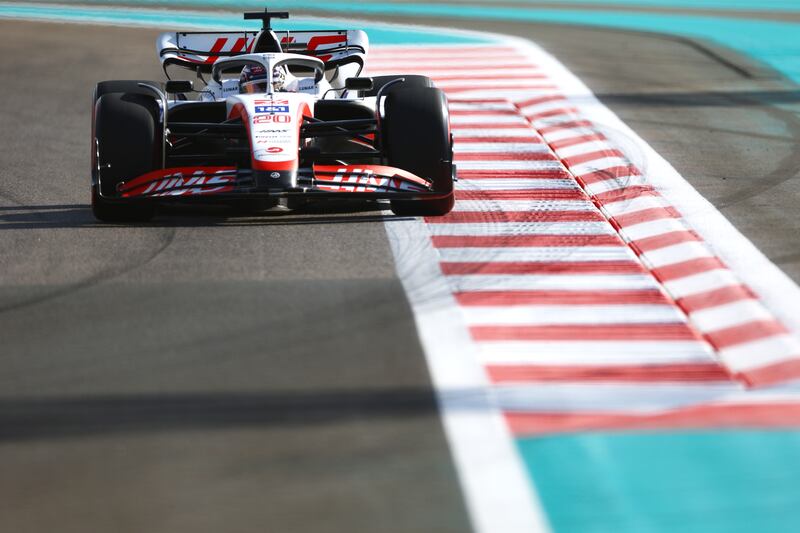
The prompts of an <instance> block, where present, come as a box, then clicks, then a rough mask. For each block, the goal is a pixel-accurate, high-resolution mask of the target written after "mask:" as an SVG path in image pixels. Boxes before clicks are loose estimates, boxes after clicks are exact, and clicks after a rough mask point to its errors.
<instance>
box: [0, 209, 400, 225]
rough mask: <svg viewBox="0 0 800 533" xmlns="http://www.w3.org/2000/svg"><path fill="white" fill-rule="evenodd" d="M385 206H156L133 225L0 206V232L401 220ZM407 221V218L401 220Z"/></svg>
mask: <svg viewBox="0 0 800 533" xmlns="http://www.w3.org/2000/svg"><path fill="white" fill-rule="evenodd" d="M387 207H388V206H386V205H380V204H374V203H373V204H367V205H364V204H363V203H360V204H353V203H346V202H345V203H329V204H327V205H315V206H309V207H304V208H303V209H302V210H295V211H291V212H287V211H282V212H280V211H279V212H275V211H257V210H242V209H241V208H231V207H227V206H208V205H202V206H201V205H165V206H159V209H158V213H157V215H156V217H155V218H153V220H151V221H149V222H145V223H136V224H128V223H126V224H106V223H103V222H99V221H98V220H96V219H95V218H94V216H93V215H92V211H91V208H90V206H89V205H86V204H51V205H14V206H0V231H2V230H24V229H63V228H109V227H124V226H136V227H156V228H181V227H208V226H233V227H247V226H292V225H304V224H353V223H368V222H384V221H396V220H404V218H401V217H397V216H394V215H391V214H386V210H387ZM405 220H407V218H406V219H405Z"/></svg>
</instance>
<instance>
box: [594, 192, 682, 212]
mask: <svg viewBox="0 0 800 533" xmlns="http://www.w3.org/2000/svg"><path fill="white" fill-rule="evenodd" d="M665 207H669V204H667V203H666V202H665V201H664V200H663V199H662V198H661V197H660V196H638V197H636V198H629V199H627V200H620V201H618V202H605V203H603V209H605V210H606V211H607V212H608V213H610V214H611V215H612V216H619V215H624V214H628V213H636V212H637V211H643V210H645V209H655V208H662V209H663V208H665Z"/></svg>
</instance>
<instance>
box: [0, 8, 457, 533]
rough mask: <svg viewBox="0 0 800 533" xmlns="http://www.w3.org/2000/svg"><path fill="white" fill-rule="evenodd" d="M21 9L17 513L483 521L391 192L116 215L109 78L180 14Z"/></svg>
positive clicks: (143, 524) (130, 522)
mask: <svg viewBox="0 0 800 533" xmlns="http://www.w3.org/2000/svg"><path fill="white" fill-rule="evenodd" d="M0 29H1V31H0V33H1V34H2V36H0V42H2V48H3V50H5V51H6V53H7V54H8V58H7V59H6V60H4V61H3V62H2V66H1V67H0V69H2V75H3V76H4V78H5V79H6V81H7V85H6V88H7V90H9V93H10V94H14V95H15V96H14V97H13V98H11V99H7V100H5V101H4V102H3V104H2V113H0V115H1V116H2V123H3V128H2V132H1V133H0V142H2V145H3V147H4V148H3V169H2V181H1V182H0V247H2V249H3V250H4V252H3V253H2V254H0V257H1V258H2V259H0V279H1V280H2V282H0V339H2V346H1V347H0V361H2V368H3V371H2V372H0V471H2V472H3V475H2V476H0V478H2V479H1V480H0V501H2V503H0V515H2V517H3V518H2V524H3V525H2V528H0V529H2V530H4V531H15V532H18V533H22V532H42V531H62V532H67V531H69V532H72V531H74V532H86V531H115V532H126V531H130V532H134V531H135V532H141V531H149V532H156V531H164V532H167V531H170V532H175V531H193V532H204V531H208V532H219V531H226V532H233V531H242V532H245V531H248V532H249V531H259V532H263V531H341V532H345V531H346V532H352V531H398V532H399V531H453V532H456V531H465V530H466V529H468V526H467V525H466V523H467V522H466V520H467V519H466V514H465V512H464V510H463V504H462V502H461V497H460V494H459V491H458V488H457V483H456V481H455V474H454V470H453V467H452V462H451V460H450V456H449V452H448V448H447V446H446V443H445V441H444V435H443V432H442V429H441V426H440V422H439V418H438V414H437V412H436V407H435V401H434V398H433V395H432V392H431V387H430V382H429V378H428V374H427V369H426V366H425V359H424V357H423V355H422V353H421V348H420V344H419V341H418V338H417V335H416V332H415V329H414V325H413V318H412V315H411V312H410V310H409V307H408V304H407V302H406V299H405V295H404V292H403V289H402V287H401V285H400V283H399V281H398V280H397V279H396V277H395V271H394V266H393V261H392V254H391V251H390V250H389V246H388V242H387V237H386V230H385V229H384V223H383V221H382V219H381V216H380V212H361V213H341V214H321V215H320V214H315V215H296V216H266V217H257V218H238V219H230V218H226V217H224V216H200V217H198V216H196V215H195V214H193V213H182V214H180V213H179V214H177V215H174V214H173V216H170V217H162V218H159V219H157V220H156V221H155V222H154V223H153V224H150V225H146V226H140V227H124V226H108V225H101V224H97V223H96V222H95V221H94V220H93V218H92V215H91V212H90V211H89V209H88V188H87V184H88V181H87V180H88V161H89V159H88V147H89V114H88V113H89V109H90V107H89V106H90V103H91V90H92V87H93V84H94V83H95V82H96V81H97V80H101V79H119V78H133V79H160V76H159V74H160V72H159V67H158V62H157V58H156V57H155V53H154V46H153V45H154V42H155V36H156V34H157V32H156V31H151V30H147V31H143V30H127V29H122V28H101V27H80V26H71V25H64V26H58V25H55V24H34V23H22V22H14V23H8V22H3V23H1V24H0ZM112 48H113V50H115V51H116V52H114V53H113V54H112V53H109V52H110V51H111V49H112ZM31 51H35V52H36V53H33V54H30V56H28V54H27V52H31ZM40 75H41V78H40ZM37 78H39V79H40V80H41V81H42V82H44V80H50V81H48V82H46V83H39V82H34V81H33V80H34V79H37ZM412 510H413V511H412Z"/></svg>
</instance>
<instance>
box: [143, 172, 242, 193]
mask: <svg viewBox="0 0 800 533" xmlns="http://www.w3.org/2000/svg"><path fill="white" fill-rule="evenodd" d="M233 181H234V177H233V176H231V173H230V171H225V170H223V171H219V172H216V173H215V174H214V175H213V176H209V175H207V174H206V173H205V172H204V171H202V170H198V171H196V172H195V173H194V174H192V176H191V177H187V178H184V177H183V174H182V173H181V172H178V173H175V174H169V175H167V176H164V177H163V178H162V179H160V180H157V181H154V182H153V183H151V184H150V185H149V186H148V187H147V188H146V189H145V190H144V191H142V192H141V193H140V194H142V195H149V196H183V195H191V194H209V193H214V192H223V191H229V190H232V188H233V187H231V185H232V184H233Z"/></svg>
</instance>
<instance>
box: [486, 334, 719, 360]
mask: <svg viewBox="0 0 800 533" xmlns="http://www.w3.org/2000/svg"><path fill="white" fill-rule="evenodd" d="M478 347H479V349H480V356H481V360H482V361H483V362H484V363H485V364H495V365H519V364H531V365H665V364H682V363H715V362H717V359H716V357H715V356H714V354H713V352H712V350H711V347H710V346H709V345H708V344H707V343H705V342H701V341H669V340H667V341H658V342H653V341H492V342H479V343H478Z"/></svg>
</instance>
